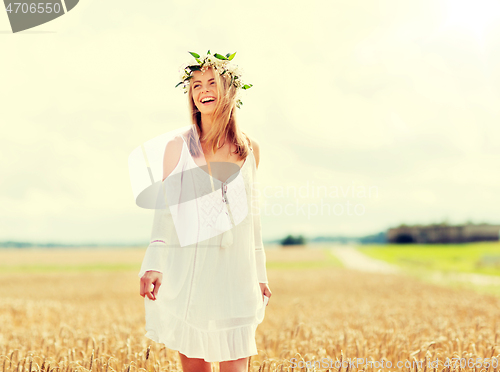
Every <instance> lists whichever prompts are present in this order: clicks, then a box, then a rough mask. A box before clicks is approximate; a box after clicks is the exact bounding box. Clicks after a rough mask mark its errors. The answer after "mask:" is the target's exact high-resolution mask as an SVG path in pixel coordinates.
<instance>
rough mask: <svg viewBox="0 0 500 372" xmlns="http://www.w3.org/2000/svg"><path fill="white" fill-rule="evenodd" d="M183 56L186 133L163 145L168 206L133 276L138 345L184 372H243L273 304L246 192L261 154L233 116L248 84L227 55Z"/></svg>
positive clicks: (256, 219)
mask: <svg viewBox="0 0 500 372" xmlns="http://www.w3.org/2000/svg"><path fill="white" fill-rule="evenodd" d="M191 54H192V55H193V56H194V57H195V59H196V62H197V63H196V64H191V65H189V66H187V67H186V70H188V72H189V73H186V75H185V76H183V82H184V84H185V85H184V86H185V88H186V90H185V92H186V93H188V102H189V109H190V116H191V120H192V125H191V126H190V128H189V129H188V130H184V129H183V130H182V131H180V132H179V134H178V135H176V136H175V137H173V138H172V139H171V140H169V141H168V143H167V144H166V146H165V151H164V157H163V177H162V180H163V181H164V182H163V183H162V184H163V185H164V186H165V188H166V189H167V190H166V191H167V193H168V194H169V198H168V202H167V203H166V204H168V206H167V208H165V209H157V210H155V218H154V222H153V231H152V234H151V240H150V245H149V246H148V249H147V250H146V255H145V257H144V260H143V264H142V266H141V270H140V272H139V277H140V278H141V285H140V287H141V295H142V296H143V297H144V300H145V308H146V330H147V333H146V337H148V338H150V339H152V340H154V341H156V342H159V343H163V344H165V346H166V347H168V348H171V349H173V350H177V351H178V352H179V357H180V359H181V362H182V367H183V370H184V371H185V372H188V371H196V372H200V371H207V372H208V371H211V370H212V368H211V364H210V363H211V362H220V371H221V372H228V371H238V372H243V371H247V368H248V360H249V359H248V358H249V357H250V356H252V355H256V354H257V353H258V352H257V344H256V342H255V332H256V328H257V326H258V325H259V324H260V323H261V322H262V321H263V319H264V316H265V308H266V306H267V304H268V301H269V298H270V297H271V290H270V289H269V287H268V280H267V273H266V256H265V251H264V246H263V242H262V234H261V223H260V214H259V213H258V198H257V197H258V193H257V190H256V188H255V187H254V184H255V181H256V172H257V167H258V164H259V146H258V144H257V142H256V141H255V140H253V139H251V138H250V137H249V136H247V135H246V134H245V133H244V132H243V131H241V130H240V128H239V126H238V123H237V120H236V113H235V109H236V108H237V107H239V104H241V101H239V99H238V96H237V93H238V90H240V89H241V88H243V89H247V88H248V87H250V86H251V85H243V84H242V83H241V77H240V75H239V73H238V72H237V69H235V68H234V67H232V66H231V65H230V64H229V61H230V59H232V57H234V54H233V55H229V54H228V55H227V58H226V57H223V56H221V55H218V54H215V56H218V57H215V59H214V56H211V55H208V56H207V57H205V58H204V59H203V60H202V59H200V58H199V55H197V54H194V53H191ZM231 56H232V57H231ZM221 61H222V62H221ZM179 84H182V82H181V83H179ZM179 84H178V85H179ZM146 150H147V149H146ZM145 152H147V151H145ZM205 164H206V166H207V168H208V170H209V172H205V171H204V169H203V168H204V167H205ZM211 164H212V165H211ZM255 208H256V209H257V211H254V209H255ZM251 212H252V213H251ZM151 286H153V289H151Z"/></svg>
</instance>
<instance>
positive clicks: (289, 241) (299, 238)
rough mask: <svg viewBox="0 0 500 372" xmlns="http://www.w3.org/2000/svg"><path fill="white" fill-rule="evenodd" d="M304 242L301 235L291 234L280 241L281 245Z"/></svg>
mask: <svg viewBox="0 0 500 372" xmlns="http://www.w3.org/2000/svg"><path fill="white" fill-rule="evenodd" d="M303 244H305V239H304V237H303V236H302V235H299V236H297V237H294V236H292V235H288V236H287V237H286V238H284V239H283V240H282V241H281V245H303Z"/></svg>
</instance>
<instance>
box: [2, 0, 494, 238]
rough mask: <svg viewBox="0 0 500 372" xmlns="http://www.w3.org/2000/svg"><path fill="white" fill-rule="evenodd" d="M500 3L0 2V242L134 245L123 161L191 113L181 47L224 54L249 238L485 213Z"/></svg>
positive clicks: (361, 230)
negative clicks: (54, 6) (26, 14)
mask: <svg viewBox="0 0 500 372" xmlns="http://www.w3.org/2000/svg"><path fill="white" fill-rule="evenodd" d="M499 20H500V5H499V4H498V2H497V1H493V0H491V1H487V0H470V1H465V0H453V1H451V0H449V1H448V0H422V1H418V2H410V1H401V0H384V1H379V0H374V1H360V0H339V1H314V0H312V1H307V2H303V3H300V5H299V6H296V5H293V4H292V3H289V2H282V1H274V2H267V1H266V2H264V1H252V2H244V3H243V2H234V1H210V2H206V1H203V2H202V1H185V0H182V1H180V0H173V1H168V2H156V3H148V4H145V3H141V4H140V5H139V4H137V3H135V2H131V1H117V0H108V1H105V2H103V1H97V0H81V1H80V2H79V4H78V5H77V6H76V7H75V8H74V9H73V10H71V11H70V12H68V13H67V14H65V15H64V16H62V17H59V18H57V19H55V20H53V21H51V22H49V23H46V24H44V25H40V26H38V27H35V28H32V29H30V30H26V31H22V32H19V33H15V34H13V33H12V31H11V29H10V25H9V20H8V17H7V14H6V13H5V12H4V13H2V12H0V48H1V51H2V58H1V59H0V82H1V84H0V131H1V132H0V154H1V157H0V177H1V182H0V240H19V241H29V242H56V243H95V242H97V243H113V242H120V243H139V244H140V243H143V242H144V243H147V241H148V240H149V234H150V232H151V226H152V221H153V213H152V211H151V210H146V209H142V208H139V207H138V206H137V205H136V204H135V201H134V195H133V193H132V188H131V183H130V177H129V169H128V157H129V154H130V153H131V152H132V151H133V150H134V149H135V148H136V147H138V146H140V145H141V144H142V143H144V142H146V141H148V140H150V139H152V138H155V137H157V136H159V135H161V134H163V133H166V132H169V131H172V130H175V129H177V128H179V127H182V126H186V125H188V124H190V121H189V116H188V106H187V96H186V95H184V94H183V93H182V90H181V89H180V88H174V86H175V85H176V84H177V83H178V82H179V81H180V79H179V67H180V66H181V65H182V64H183V63H184V62H186V61H188V60H189V57H190V55H189V54H188V51H193V52H196V53H199V54H205V53H206V52H207V50H211V51H212V53H214V52H218V53H221V54H226V53H234V52H237V54H236V56H235V58H234V60H233V61H234V63H236V64H237V65H238V66H239V67H240V68H241V69H242V70H243V74H244V75H243V77H244V81H245V82H248V83H251V84H253V86H252V88H251V89H249V90H247V91H245V92H243V99H242V100H243V103H244V104H243V106H242V108H241V109H238V111H237V118H238V123H239V125H240V127H241V129H242V130H243V131H245V132H246V133H248V134H249V135H250V136H252V137H253V138H255V140H256V141H258V143H259V145H260V149H261V151H260V152H261V155H260V164H259V169H258V180H259V183H260V187H261V189H262V190H263V192H264V194H263V197H262V200H261V203H262V205H261V221H262V225H263V237H264V239H265V240H271V239H278V238H282V237H284V236H286V235H288V234H292V235H299V234H302V235H304V236H306V237H314V236H316V235H346V236H363V235H368V234H375V233H378V232H381V231H386V230H387V229H388V228H391V227H395V226H398V225H399V224H401V223H406V224H416V223H420V224H427V223H439V222H442V221H447V222H448V223H452V224H459V223H464V222H466V221H472V222H476V223H481V222H486V223H494V224H500V216H499V214H498V209H499V207H500V193H498V190H499V189H500V175H499V170H500V125H498V124H499V122H500V121H499V119H500V88H499V87H500V22H499Z"/></svg>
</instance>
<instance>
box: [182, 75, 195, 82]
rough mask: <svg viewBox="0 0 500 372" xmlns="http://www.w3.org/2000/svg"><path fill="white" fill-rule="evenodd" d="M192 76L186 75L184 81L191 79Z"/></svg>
mask: <svg viewBox="0 0 500 372" xmlns="http://www.w3.org/2000/svg"><path fill="white" fill-rule="evenodd" d="M192 78H193V75H191V76H188V77H187V78H185V79H184V81H188V80H189V79H192Z"/></svg>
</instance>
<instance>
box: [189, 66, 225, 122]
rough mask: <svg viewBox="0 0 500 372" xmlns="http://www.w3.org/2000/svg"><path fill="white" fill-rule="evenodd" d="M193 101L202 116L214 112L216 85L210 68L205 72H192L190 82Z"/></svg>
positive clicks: (216, 95) (216, 94) (216, 96)
mask: <svg viewBox="0 0 500 372" xmlns="http://www.w3.org/2000/svg"><path fill="white" fill-rule="evenodd" d="M190 84H191V86H192V88H191V89H192V91H193V101H194V104H195V105H196V107H197V108H198V110H200V112H201V113H202V114H211V113H213V111H214V110H215V105H216V102H217V98H218V93H217V83H216V82H215V79H214V73H213V71H212V68H209V69H208V70H206V71H205V72H201V71H194V72H193V77H192V78H191V82H190Z"/></svg>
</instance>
